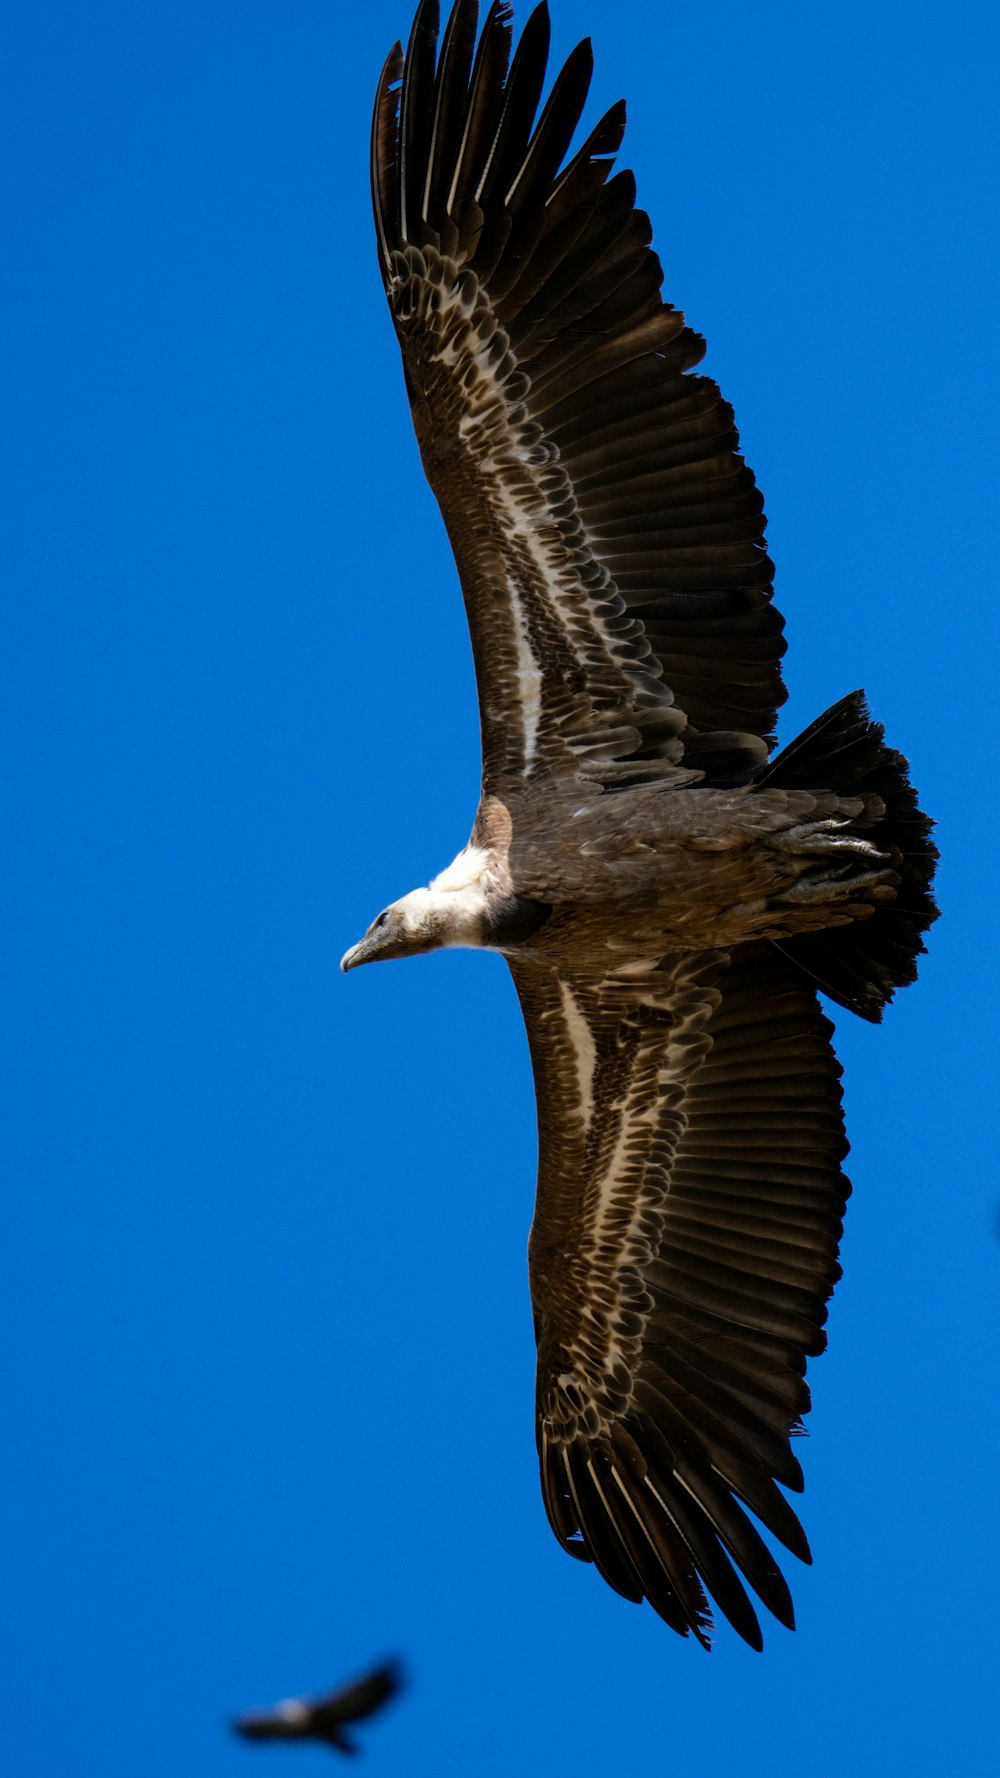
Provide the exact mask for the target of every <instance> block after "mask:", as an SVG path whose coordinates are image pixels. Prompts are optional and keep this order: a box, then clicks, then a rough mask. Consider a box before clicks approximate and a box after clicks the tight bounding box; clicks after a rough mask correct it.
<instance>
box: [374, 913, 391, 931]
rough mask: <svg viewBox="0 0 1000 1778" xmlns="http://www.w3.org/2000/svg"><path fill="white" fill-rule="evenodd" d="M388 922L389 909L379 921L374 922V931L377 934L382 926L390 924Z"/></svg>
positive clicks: (380, 916)
mask: <svg viewBox="0 0 1000 1778" xmlns="http://www.w3.org/2000/svg"><path fill="white" fill-rule="evenodd" d="M388 920H389V910H388V908H386V909H385V912H384V913H381V914H379V917H378V919H377V920H373V921H372V931H373V932H377V931H378V930H379V927H380V926H385V925H387V924H388Z"/></svg>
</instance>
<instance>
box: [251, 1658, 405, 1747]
mask: <svg viewBox="0 0 1000 1778" xmlns="http://www.w3.org/2000/svg"><path fill="white" fill-rule="evenodd" d="M402 1683H403V1677H402V1670H401V1668H400V1666H399V1663H398V1661H383V1662H382V1664H381V1666H378V1667H373V1668H372V1670H371V1672H370V1673H366V1674H365V1675H364V1676H363V1678H361V1679H355V1680H353V1681H352V1683H351V1684H350V1685H345V1686H340V1687H338V1689H337V1690H336V1691H334V1692H327V1693H325V1694H324V1696H323V1697H321V1698H286V1699H285V1701H284V1702H283V1703H281V1704H276V1705H275V1706H274V1709H273V1710H261V1711H255V1712H253V1713H252V1714H251V1715H249V1716H238V1717H237V1718H236V1721H235V1722H234V1723H233V1728H234V1730H235V1731H236V1733H237V1734H238V1735H242V1737H243V1739H244V1740H245V1741H325V1742H327V1744H328V1745H329V1746H330V1747H336V1748H337V1750H338V1752H340V1753H357V1751H358V1748H357V1746H356V1744H355V1742H354V1741H353V1740H352V1739H351V1737H350V1735H349V1734H348V1733H347V1725H348V1723H355V1722H363V1721H364V1720H365V1718H366V1717H368V1716H373V1715H374V1714H375V1712H376V1711H377V1710H381V1709H382V1707H383V1705H385V1704H388V1702H389V1700H390V1698H394V1697H395V1696H396V1693H397V1692H398V1691H399V1689H400V1687H401V1685H402Z"/></svg>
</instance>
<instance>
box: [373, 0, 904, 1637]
mask: <svg viewBox="0 0 1000 1778" xmlns="http://www.w3.org/2000/svg"><path fill="white" fill-rule="evenodd" d="M437 13H438V9H437V6H436V4H434V3H433V0H424V3H423V4H422V5H421V6H420V8H419V11H418V12H417V15H416V19H415V22H414V25H413V30H412V33H411V36H410V43H409V48H408V50H407V53H406V57H405V61H404V58H403V55H402V52H401V49H400V47H399V45H398V44H397V46H396V47H395V48H394V49H393V50H392V52H391V54H390V56H389V58H388V61H387V62H386V65H385V68H384V71H383V74H382V78H381V82H380V84H379V88H378V95H377V99H376V106H375V118H374V127H373V136H372V179H373V187H374V208H375V227H376V234H377V238H378V251H379V260H380V263H381V267H382V274H383V278H384V280H385V289H386V294H387V296H388V299H389V307H390V310H391V313H392V317H393V321H394V323H395V328H396V333H397V336H398V339H399V343H400V346H401V348H402V354H403V369H404V375H405V378H406V387H407V390H408V392H409V397H410V402H411V405H412V409H413V420H414V425H415V428H416V433H417V438H418V440H419V444H420V451H421V455H422V457H423V462H424V467H425V469H426V471H427V475H428V478H429V480H430V483H431V486H432V488H433V490H434V492H435V494H436V496H437V499H438V502H439V504H440V507H441V511H442V515H443V517H444V522H445V525H446V527H447V531H448V535H449V538H450V540H451V543H452V547H453V549H454V552H455V556H456V560H457V563H458V571H459V575H460V578H461V582H462V589H463V593H464V596H465V604H466V610H467V614H468V620H469V627H470V630H471V632H472V644H473V651H474V655H475V665H476V678H477V682H478V689H479V704H480V716H481V727H482V751H483V786H482V800H481V803H480V806H479V811H478V813H477V815H476V820H475V825H474V827H473V830H472V836H471V839H470V840H469V843H468V845H467V846H466V847H465V849H464V850H463V851H462V852H460V853H459V855H458V857H457V858H456V859H455V860H454V862H453V863H452V864H450V865H448V867H447V869H446V870H444V871H442V872H441V874H440V875H439V876H438V877H436V878H435V879H434V881H433V882H432V883H431V885H430V887H429V888H427V889H415V890H413V891H412V892H411V893H410V894H409V895H404V896H403V897H402V899H401V900H400V901H395V902H393V903H392V904H391V905H390V906H389V907H387V908H386V909H385V910H384V912H382V913H380V914H379V916H378V918H377V919H376V920H375V921H374V922H373V923H372V925H371V926H370V927H369V929H368V931H367V933H366V934H365V936H364V938H363V939H362V940H361V942H360V944H357V945H355V946H354V948H353V949H352V950H350V951H348V952H347V955H346V956H345V957H344V959H343V968H344V969H353V968H355V967H356V966H357V965H358V964H360V963H369V962H373V961H374V960H375V959H376V958H390V957H406V956H411V955H413V954H415V953H417V952H420V951H431V950H435V949H436V948H437V947H438V946H441V945H473V946H475V945H480V946H486V947H489V948H491V949H493V950H498V951H501V952H502V953H503V955H504V956H505V957H506V958H507V961H508V963H509V965H510V969H511V973H512V975H513V977H514V985H515V987H516V989H517V993H518V995H519V998H520V1002H521V1007H522V1010H523V1013H524V1020H525V1025H526V1027H527V1033H528V1041H529V1045H530V1049H531V1059H532V1064H533V1069H534V1077H535V1090H536V1095H537V1102H538V1130H539V1147H540V1159H539V1179H538V1201H537V1208H536V1215H535V1221H534V1226H533V1229H532V1234H531V1244H530V1271H531V1297H532V1305H533V1309H534V1318H535V1329H536V1334H537V1339H538V1388H537V1437H538V1450H539V1458H540V1465H541V1481H542V1491H543V1495H544V1499H545V1507H546V1511H547V1513H548V1516H549V1520H550V1522H551V1525H552V1528H553V1530H554V1532H555V1534H556V1536H557V1538H558V1539H559V1541H560V1543H561V1544H562V1545H563V1548H564V1549H566V1550H568V1551H569V1552H570V1553H571V1554H572V1555H574V1556H578V1557H580V1558H582V1559H583V1560H584V1561H593V1562H594V1563H595V1564H596V1566H597V1568H598V1569H599V1570H600V1572H601V1574H602V1575H603V1576H604V1578H605V1579H606V1580H607V1581H608V1582H609V1583H610V1585H611V1586H612V1587H614V1588H615V1589H616V1590H617V1591H618V1592H619V1593H622V1594H624V1595H625V1597H626V1598H628V1599H634V1600H637V1601H638V1600H641V1599H643V1598H646V1599H648V1600H649V1602H650V1604H651V1605H652V1606H653V1608H654V1610H656V1611H657V1612H659V1614H660V1615H661V1617H663V1618H664V1619H665V1620H666V1622H667V1623H668V1624H670V1625H671V1626H672V1627H673V1628H674V1629H675V1630H677V1631H679V1632H680V1633H681V1634H682V1635H686V1634H687V1633H688V1632H689V1631H693V1633H694V1635H695V1636H696V1637H697V1638H698V1640H699V1641H700V1642H702V1643H704V1644H706V1645H707V1643H708V1639H709V1631H710V1628H711V1617H710V1614H709V1606H708V1601H707V1598H706V1592H707V1593H708V1594H711V1596H712V1597H713V1598H714V1600H715V1601H716V1603H717V1604H718V1606H719V1607H720V1609H721V1610H722V1611H723V1612H724V1613H725V1615H726V1617H728V1618H729V1620H730V1622H731V1623H732V1624H733V1625H734V1627H735V1628H736V1629H737V1630H738V1631H739V1633H740V1634H741V1635H742V1636H743V1637H744V1638H745V1639H746V1641H747V1642H749V1643H750V1644H751V1645H752V1646H753V1647H755V1648H759V1647H760V1646H761V1634H760V1628H759V1626H758V1623H757V1618H756V1616H755V1613H754V1610H753V1607H752V1606H751V1604H750V1600H749V1598H748V1597H747V1594H746V1592H745V1591H744V1589H743V1586H742V1584H741V1582H740V1579H739V1578H738V1575H737V1573H736V1570H739V1571H740V1572H741V1573H742V1575H743V1576H744V1577H745V1578H746V1580H748V1581H749V1583H750V1585H751V1587H752V1588H753V1589H754V1590H755V1592H756V1593H757V1594H758V1595H759V1596H760V1598H761V1599H762V1600H763V1602H764V1604H765V1605H766V1606H768V1607H769V1609H770V1610H771V1611H772V1612H773V1613H774V1614H775V1616H776V1617H778V1618H779V1619H780V1620H781V1622H782V1623H785V1624H787V1625H789V1626H791V1625H792V1623H793V1615H792V1604H791V1599H790V1597H789V1593H788V1588H787V1586H786V1584H785V1582H784V1580H783V1578H782V1576H781V1574H780V1572H779V1570H778V1568H777V1566H776V1563H775V1561H774V1558H773V1556H772V1555H771V1552H770V1550H769V1549H768V1548H767V1547H766V1545H765V1544H764V1542H763V1541H762V1539H761V1537H760V1536H759V1534H758V1532H757V1530H756V1529H755V1527H754V1525H753V1523H752V1522H751V1520H750V1518H748V1516H747V1514H746V1512H745V1511H744V1510H743V1509H744V1507H749V1508H750V1510H751V1511H752V1512H753V1513H754V1514H755V1515H756V1517H757V1518H758V1519H759V1520H760V1521H761V1522H762V1523H763V1524H764V1525H765V1526H766V1527H767V1528H768V1529H769V1530H770V1531H772V1532H773V1533H774V1535H775V1537H776V1538H778V1539H779V1541H780V1542H781V1543H783V1544H785V1545H786V1547H787V1548H788V1549H789V1550H791V1551H793V1552H794V1553H795V1554H796V1555H797V1556H799V1557H801V1558H802V1559H803V1561H809V1559H810V1558H809V1547H808V1544H807V1542H806V1539H805V1535H804V1533H803V1531H802V1528H801V1526H800V1525H799V1522H798V1520H797V1519H796V1517H795V1515H794V1514H793V1512H792V1511H791V1508H790V1506H789V1504H788V1502H787V1500H786V1499H785V1497H784V1495H783V1494H782V1493H781V1492H780V1490H779V1488H778V1487H777V1486H776V1483H779V1482H780V1483H781V1484H783V1486H784V1487H786V1488H792V1489H800V1488H801V1487H802V1474H801V1470H800V1468H799V1465H798V1463H797V1461H796V1459H795V1457H794V1456H793V1455H792V1451H791V1446H790V1442H789V1437H790V1434H792V1433H794V1432H796V1431H798V1430H799V1429H800V1422H801V1416H802V1415H803V1414H804V1413H805V1412H806V1410H807V1408H808V1406H809V1393H808V1390H807V1387H806V1384H805V1382H804V1380H803V1377H804V1371H805V1361H806V1358H807V1357H810V1356H812V1355H814V1354H815V1353H818V1352H820V1351H822V1349H823V1345H824V1340H825V1336H824V1334H823V1331H822V1328H823V1323H824V1321H825V1319H826V1303H827V1299H828V1297H829V1295H830V1292H831V1290H832V1288H833V1285H834V1283H835V1281H836V1279H837V1277H838V1276H839V1268H838V1265H837V1244H838V1240H839V1237H840V1232H841V1215H842V1212H843V1209H844V1203H845V1199H846V1197H847V1194H848V1191H849V1186H848V1182H847V1180H846V1178H845V1177H844V1174H843V1172H842V1171H841V1161H842V1159H843V1157H844V1155H845V1154H846V1152H847V1143H846V1141H845V1139H844V1129H843V1119H842V1115H841V1106H840V1100H841V1094H840V1086H839V1078H840V1068H839V1066H838V1064H837V1062H836V1059H835V1057H834V1055H833V1051H832V1049H831V1046H830V1037H831V1032H832V1027H831V1025H830V1024H829V1022H828V1021H827V1019H826V1018H825V1016H824V1014H823V1013H822V1012H821V1010H820V1006H819V1001H818V999H817V990H818V989H819V990H822V992H823V993H825V994H827V995H829V996H830V998H831V999H833V1000H835V1001H836V1002H837V1003H838V1004H839V1005H840V1006H843V1007H847V1008H849V1009H850V1010H851V1011H852V1012H855V1013H858V1014H859V1015H860V1016H861V1017H862V1018H865V1019H871V1020H878V1019H880V1018H881V1016H882V1011H883V1008H884V1006H885V1005H886V1003H887V1002H888V1001H889V1000H890V999H891V997H892V994H893V990H894V988H896V987H900V986H902V985H904V984H905V983H907V982H910V981H912V980H913V979H914V977H915V974H916V964H915V958H916V956H917V954H918V953H919V952H921V951H922V950H923V948H924V946H923V943H922V939H921V934H922V932H923V931H924V929H925V928H926V927H927V926H928V925H929V924H930V922H931V921H932V920H933V919H934V917H935V911H936V910H935V908H934V903H933V900H932V898H931V893H930V882H931V877H932V875H933V869H934V860H935V858H936V852H935V849H934V847H933V845H932V844H931V842H930V838H929V833H930V827H931V823H930V822H929V821H928V820H927V819H926V817H925V816H924V815H922V814H921V813H920V810H919V809H918V807H917V801H916V796H915V794H914V792H913V790H912V789H911V788H910V785H909V782H908V779H907V765H906V761H905V759H904V758H903V757H902V755H901V754H899V753H897V752H895V751H893V750H892V749H891V748H889V747H887V746H886V745H885V744H884V741H883V731H882V728H881V727H880V726H879V724H877V723H875V722H872V721H871V720H870V719H869V716H868V713H867V709H866V706H865V702H864V698H863V696H862V694H861V693H860V692H854V693H853V694H851V695H850V696H849V697H846V698H843V699H841V701H840V702H839V703H837V704H835V705H834V706H833V708H832V709H830V710H828V711H827V712H826V714H825V715H824V716H821V717H819V719H818V720H817V721H816V722H814V723H813V724H812V726H811V727H810V728H808V729H807V730H806V731H805V733H804V734H802V735H800V736H799V738H798V739H797V740H795V741H793V742H792V743H791V745H790V746H788V747H786V748H785V750H784V751H783V752H782V753H779V754H778V755H777V756H776V757H775V758H773V759H772V758H770V751H771V748H772V746H773V743H774V727H775V715H776V711H777V708H778V706H779V705H780V704H781V703H782V702H783V701H784V697H785V692H784V688H783V686H782V683H781V675H780V668H779V660H780V657H781V655H782V653H783V649H784V644H783V641H782V636H781V632H782V627H783V625H782V619H781V617H780V616H779V614H778V612H777V611H776V610H775V608H774V606H773V605H772V603H771V579H772V570H771V564H770V562H769V561H768V558H767V556H766V554H765V551H764V542H763V535H764V517H763V512H762V502H761V496H760V494H759V492H758V490H757V487H756V485H755V482H754V478H753V475H752V474H751V472H750V470H749V469H748V468H747V467H746V465H745V464H744V462H743V459H742V457H741V456H740V454H739V451H738V437H737V433H736V430H735V427H734V425H733V418H732V411H731V409H730V408H729V407H728V406H727V405H726V403H725V402H724V401H723V400H722V398H721V396H720V394H719V391H718V388H717V387H716V385H715V383H713V382H711V381H710V380H709V379H708V378H707V377H702V376H695V375H692V374H690V373H691V371H692V367H693V366H694V365H696V364H697V363H698V361H699V360H700V358H701V357H702V353H703V349H704V342H703V341H702V340H701V339H700V338H699V336H698V335H697V334H695V333H693V332H692V331H691V329H690V328H688V327H687V326H685V323H684V318H683V316H682V315H681V314H680V313H679V312H678V311H677V310H676V309H672V308H671V307H670V306H669V304H666V303H664V302H663V301H662V299H661V296H660V284H661V270H660V263H659V260H658V259H657V257H656V255H655V254H654V252H653V250H652V248H651V246H650V238H651V230H650V225H649V221H648V218H647V217H646V215H645V214H644V213H643V211H641V210H638V209H636V207H635V201H634V200H635V186H634V181H633V178H632V175H631V174H630V173H626V172H620V173H618V174H616V175H614V176H612V158H613V156H614V154H615V151H616V150H617V149H618V147H619V145H620V143H621V139H622V134H623V130H624V122H625V112H624V107H623V106H622V105H621V104H618V105H615V106H613V107H612V109H611V110H610V111H609V112H608V113H607V115H606V116H605V117H603V118H602V119H601V121H600V122H599V123H598V124H597V126H596V128H595V129H594V130H593V131H592V132H591V134H590V135H589V137H588V138H587V140H586V141H585V142H584V144H583V146H582V147H581V148H579V149H578V150H577V152H576V153H575V154H574V155H572V157H571V158H569V159H568V160H567V158H566V157H567V154H568V150H569V145H570V142H571V140H572V137H573V134H574V131H575V129H576V126H577V122H578V120H579V117H580V113H581V110H582V107H583V104H584V100H585V97H586V93H587V88H588V84H589V80H590V73H591V65H592V58H591V50H590V44H589V42H585V43H581V44H580V45H578V47H577V48H576V49H575V50H574V51H573V53H572V55H571V56H570V57H569V60H568V61H567V63H566V65H565V67H564V68H563V69H562V72H561V73H560V74H559V76H558V78H557V79H556V81H555V84H554V86H553V87H552V90H551V92H550V94H549V97H548V99H547V100H546V102H545V104H544V106H543V107H542V110H541V115H540V116H539V118H538V121H537V123H536V122H535V117H536V112H537V110H538V105H539V100H540V97H541V93H542V86H543V81H544V76H545V66H546V59H547V51H548V37H549V25H548V16H547V12H546V8H545V6H544V5H543V6H539V7H538V8H537V9H536V11H535V12H533V13H532V15H531V17H530V19H529V21H528V23H527V25H526V27H525V29H524V32H523V34H522V36H521V39H520V43H519V45H518V48H517V52H516V54H515V56H514V58H513V61H510V60H509V57H510V48H511V8H510V6H509V5H508V4H507V0H499V3H497V4H494V5H493V6H492V7H491V9H490V12H489V16H488V18H487V21H486V24H485V27H484V29H483V32H482V35H481V37H480V38H479V41H478V45H477V43H476V31H477V19H478V11H477V7H476V5H475V0H458V4H457V5H456V6H455V9H454V11H453V12H452V14H451V18H450V21H449V23H448V26H447V29H446V32H445V36H444V41H443V44H442V47H441V50H440V54H438V52H437V27H438V17H437ZM384 615H385V614H384V611H383V616H384ZM741 1503H742V1504H741ZM734 1565H735V1566H734Z"/></svg>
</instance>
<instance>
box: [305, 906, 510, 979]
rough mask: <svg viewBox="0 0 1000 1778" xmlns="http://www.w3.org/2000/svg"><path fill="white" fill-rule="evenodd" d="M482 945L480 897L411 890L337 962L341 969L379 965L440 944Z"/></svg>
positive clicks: (382, 913)
mask: <svg viewBox="0 0 1000 1778" xmlns="http://www.w3.org/2000/svg"><path fill="white" fill-rule="evenodd" d="M482 942H483V904H482V898H481V896H480V897H477V898H476V899H475V905H473V898H472V897H471V896H470V895H469V894H465V895H461V894H456V893H455V892H453V891H448V890H438V889H434V888H430V889H411V891H410V893H409V895H404V896H402V897H401V898H400V900H399V901H393V902H390V904H389V906H388V907H387V908H383V910H382V912H381V913H380V914H379V915H378V916H377V918H376V919H374V920H373V921H372V923H371V925H370V926H369V928H368V931H367V932H366V933H365V936H364V938H363V939H362V940H361V942H360V944H356V945H352V946H351V949H350V950H349V951H345V953H344V955H343V957H342V958H341V959H340V967H341V969H343V970H345V971H346V970H348V969H355V968H357V965H358V964H359V963H380V962H382V961H383V960H385V961H388V959H389V958H391V957H417V956H419V955H420V953H421V952H422V951H436V950H438V949H439V948H440V947H441V946H442V945H479V944H482Z"/></svg>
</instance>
